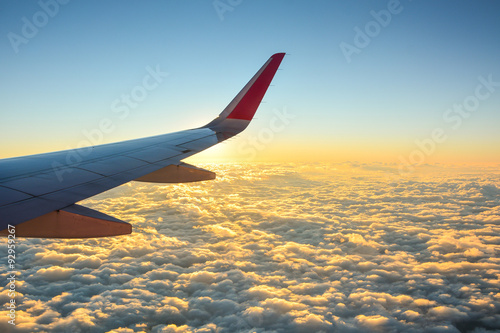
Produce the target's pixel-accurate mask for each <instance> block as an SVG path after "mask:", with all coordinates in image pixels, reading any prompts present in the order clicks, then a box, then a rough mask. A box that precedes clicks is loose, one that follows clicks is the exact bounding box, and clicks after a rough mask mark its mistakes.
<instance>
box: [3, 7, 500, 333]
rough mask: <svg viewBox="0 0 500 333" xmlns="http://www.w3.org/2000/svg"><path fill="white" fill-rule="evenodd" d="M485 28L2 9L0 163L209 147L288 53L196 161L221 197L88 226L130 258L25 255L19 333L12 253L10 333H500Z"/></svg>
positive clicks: (498, 80)
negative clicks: (173, 136)
mask: <svg viewBox="0 0 500 333" xmlns="http://www.w3.org/2000/svg"><path fill="white" fill-rule="evenodd" d="M499 10H500V4H499V3H498V2H496V1H423V0H420V1H418V0H413V1H410V0H401V1H399V2H398V1H392V0H391V1H326V0H325V1H305V0H302V1H298V0H297V1H293V0H289V1H285V0H274V1H263V0H253V1H249V0H215V1H201V0H200V1H196V0H193V1H186V0H168V1H105V2H104V1H92V0H89V1H77V0H70V1H67V0H57V2H56V0H40V1H14V0H9V1H5V0H3V1H2V0H0V35H1V36H3V37H2V38H0V44H1V45H0V73H1V74H2V75H1V77H0V112H1V116H2V117H1V120H2V121H1V122H0V140H1V142H2V145H1V146H0V158H9V157H13V156H20V155H28V154H37V153H44V152H49V151H57V150H64V149H74V148H77V147H80V146H82V145H83V144H84V143H85V142H88V141H91V142H92V143H93V144H100V143H109V142H117V141H122V140H128V139H134V138H140V137H147V136H151V135H157V134H162V133H168V132H173V131H178V130H183V129H188V128H196V127H199V126H203V125H204V124H206V123H208V122H209V121H211V120H212V119H213V118H215V117H216V116H217V115H218V114H219V113H220V112H221V111H222V110H223V109H224V108H225V106H226V105H227V104H228V103H229V102H230V101H231V100H232V98H233V97H234V96H235V95H236V94H237V93H238V92H239V91H240V89H241V88H242V87H243V86H244V85H245V84H246V83H247V82H248V80H249V79H250V78H251V77H252V76H253V75H254V73H255V72H256V71H257V70H258V69H259V68H260V67H261V66H262V64H264V63H265V61H266V60H267V59H268V58H269V57H270V56H271V55H272V54H274V53H277V52H286V53H287V55H286V56H285V58H284V60H283V62H282V64H281V67H280V70H279V71H278V72H277V74H276V76H275V78H274V80H273V82H272V86H271V87H270V88H269V90H268V92H267V94H266V96H265V97H264V102H263V103H262V104H261V106H260V107H259V109H258V111H257V114H256V117H255V119H254V120H253V121H252V123H251V124H250V125H249V127H248V128H247V129H246V130H245V131H244V132H242V133H240V134H239V135H238V136H237V137H234V138H231V139H230V140H227V141H225V142H223V143H222V144H219V145H216V146H214V147H211V148H209V149H208V150H207V151H204V152H201V153H199V154H197V155H195V156H193V157H190V158H189V159H187V160H186V162H188V163H193V164H195V165H197V166H200V167H202V168H205V169H208V170H210V171H213V172H215V173H216V174H217V178H216V179H215V180H213V181H207V182H199V183H186V184H147V183H140V182H129V183H127V184H124V185H122V186H119V187H117V188H115V189H112V190H110V191H107V192H104V193H101V194H99V195H97V196H94V197H91V198H88V199H86V200H84V201H83V202H79V203H78V204H81V205H84V206H86V207H89V208H92V209H95V210H98V211H100V212H103V213H106V214H108V215H111V216H114V217H116V218H118V219H120V220H123V221H126V222H129V223H131V224H132V226H133V233H132V234H130V235H125V236H118V237H110V238H96V239H85V240H64V239H60V240H50V239H25V238H20V239H18V240H17V243H16V269H17V270H18V271H19V274H18V275H17V276H16V277H17V280H16V282H15V287H16V292H17V296H16V298H15V299H16V302H17V303H16V304H17V307H16V323H17V325H16V327H15V329H14V327H13V326H12V325H10V324H9V323H8V322H7V320H6V318H8V317H7V314H8V313H9V309H8V308H7V305H8V304H9V302H10V300H11V297H10V295H9V283H8V282H7V281H8V280H7V278H8V276H9V273H8V268H7V264H6V263H7V258H8V247H7V241H3V242H2V244H1V245H0V257H1V258H4V259H3V260H4V264H1V265H0V280H2V281H4V283H5V285H6V288H2V289H0V331H2V332H8V333H10V332H21V333H25V332H26V333H31V332H56V333H57V332H75V333H79V332H85V333H87V332H90V333H101V332H103V333H104V332H107V333H167V332H168V333H209V332H213V333H225V332H245V333H261V332H276V333H289V332H291V333H295V332H348V333H361V332H363V333H366V332H436V333H444V332H453V333H457V332H460V333H462V332H472V333H484V332H498V331H499V330H500V316H499V313H500V293H499V290H500V237H499V235H500V227H499V225H500V209H499V207H500V201H499V200H500V174H499V166H500V154H499V152H500V151H499V150H500V149H499V148H500V134H499V131H498V127H499V124H500V112H499V110H500V65H499V63H498V55H499V54H500V52H499V51H500V43H498V37H497V35H498V31H500V20H498V13H499ZM139 92H142V94H140V93H139ZM103 121H104V123H108V124H109V123H110V124H111V126H109V125H107V126H105V127H106V130H105V131H104V130H103V129H102V126H103V125H102V124H103Z"/></svg>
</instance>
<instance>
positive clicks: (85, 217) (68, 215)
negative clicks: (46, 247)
mask: <svg viewBox="0 0 500 333" xmlns="http://www.w3.org/2000/svg"><path fill="white" fill-rule="evenodd" d="M131 232H132V225H130V224H129V223H127V222H123V221H120V220H118V219H116V218H114V217H112V216H109V215H106V214H104V213H101V212H98V211H96V210H93V209H90V208H87V207H83V206H80V205H71V206H68V207H66V208H64V209H61V210H56V211H53V212H50V213H48V214H45V215H42V216H39V217H36V218H34V219H32V220H28V221H26V222H23V223H20V224H18V225H16V236H17V237H37V238H91V237H109V236H118V235H126V234H130V233H131ZM0 234H2V235H6V234H7V230H6V229H4V230H2V231H0Z"/></svg>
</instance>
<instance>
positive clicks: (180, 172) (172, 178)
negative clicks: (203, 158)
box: [134, 163, 215, 183]
mask: <svg viewBox="0 0 500 333" xmlns="http://www.w3.org/2000/svg"><path fill="white" fill-rule="evenodd" d="M213 179H215V172H212V171H208V170H205V169H202V168H198V167H195V166H194V165H191V164H187V163H180V164H178V165H174V164H171V165H168V166H166V167H164V168H162V169H160V170H156V171H154V172H152V173H149V174H147V175H144V176H142V177H139V178H137V179H134V180H135V181H139V182H148V183H191V182H199V181H204V180H213Z"/></svg>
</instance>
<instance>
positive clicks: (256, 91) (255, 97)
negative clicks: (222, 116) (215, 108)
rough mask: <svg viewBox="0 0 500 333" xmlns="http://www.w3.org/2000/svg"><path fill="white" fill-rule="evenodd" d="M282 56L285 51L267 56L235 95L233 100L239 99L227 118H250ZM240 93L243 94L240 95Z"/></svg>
mask: <svg viewBox="0 0 500 333" xmlns="http://www.w3.org/2000/svg"><path fill="white" fill-rule="evenodd" d="M284 56H285V53H276V54H274V55H272V56H271V58H269V60H268V61H267V62H266V63H265V64H264V66H262V68H261V69H260V70H259V71H258V72H257V74H255V76H254V77H253V78H252V79H251V80H250V82H248V83H247V85H246V86H245V87H244V88H243V90H242V91H241V92H240V93H239V94H238V96H236V98H235V100H237V99H239V101H237V104H236V106H234V109H233V110H232V111H231V113H230V114H228V115H227V118H228V119H242V120H252V118H253V116H254V114H255V112H256V111H257V108H258V107H259V104H260V102H261V101H262V98H263V97H264V94H265V93H266V91H267V88H268V87H269V85H270V84H271V81H272V79H273V77H274V74H276V71H277V70H278V67H279V66H280V64H281V61H282V60H283V57H284ZM241 94H244V95H243V96H241ZM233 102H235V101H233ZM233 102H231V103H233ZM230 105H231V104H230Z"/></svg>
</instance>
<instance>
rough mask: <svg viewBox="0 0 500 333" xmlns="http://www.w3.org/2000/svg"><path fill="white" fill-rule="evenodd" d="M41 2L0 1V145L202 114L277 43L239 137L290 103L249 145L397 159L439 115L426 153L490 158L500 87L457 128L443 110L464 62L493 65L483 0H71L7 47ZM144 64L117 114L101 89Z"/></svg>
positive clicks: (495, 74) (191, 121)
mask: <svg viewBox="0 0 500 333" xmlns="http://www.w3.org/2000/svg"><path fill="white" fill-rule="evenodd" d="M53 3H54V2H53V1H48V0H46V1H43V0H42V1H40V2H36V1H27V2H20V1H3V2H2V3H1V5H0V6H1V7H0V16H1V20H0V33H1V35H2V36H3V38H2V39H1V42H0V43H1V44H2V45H1V47H0V58H1V59H2V61H1V62H0V72H1V73H2V80H0V110H1V111H0V112H1V114H2V125H1V128H0V129H1V131H0V132H1V134H0V135H1V136H0V138H1V140H2V143H3V144H2V149H1V150H0V157H9V156H15V155H23V154H31V153H38V152H45V151H50V150H61V149H66V148H74V147H76V146H77V145H78V144H79V142H81V141H82V139H85V135H84V134H83V133H84V132H85V131H87V132H88V131H92V130H93V129H95V128H98V126H99V125H98V124H99V122H100V120H102V119H103V118H110V119H111V120H112V121H113V125H114V126H113V131H111V132H110V133H106V135H104V137H103V142H114V141H119V140H124V139H132V138H137V137H144V136H149V135H154V134H160V133H164V132H169V131H175V130H181V129H184V128H189V127H196V126H201V125H203V124H205V123H206V122H208V121H209V120H211V119H212V118H214V117H215V116H216V115H217V114H218V113H219V112H220V111H221V110H222V109H223V108H224V107H225V106H226V105H227V103H229V101H230V100H231V99H232V97H233V96H234V95H235V94H236V93H237V92H238V91H239V90H240V89H241V87H242V86H243V85H244V84H245V83H246V82H247V81H248V80H249V79H250V77H251V76H252V75H253V74H254V73H255V72H256V71H257V70H258V68H259V67H260V66H261V65H262V64H263V63H264V62H265V61H266V60H267V58H268V57H269V56H270V55H271V54H273V53H275V52H286V53H287V54H288V55H287V57H285V60H284V62H283V64H282V66H281V68H282V70H281V71H279V72H278V75H277V76H276V77H275V80H274V81H273V85H274V86H273V87H271V89H270V90H269V91H268V94H267V95H266V97H265V99H264V100H265V102H266V103H264V104H262V106H261V107H260V109H259V111H258V113H257V119H255V121H254V123H252V125H251V126H250V127H249V129H248V130H247V131H246V132H245V133H243V134H242V135H243V136H242V138H239V140H245V135H246V136H247V137H249V136H252V135H253V136H256V135H258V134H259V130H261V129H262V128H265V127H266V126H267V125H268V124H269V121H270V119H271V118H272V117H273V116H274V114H275V113H274V112H273V110H283V109H286V110H287V112H289V113H291V114H293V115H294V116H295V118H294V119H293V121H291V122H290V124H287V127H286V128H285V130H284V131H282V132H280V133H275V136H274V137H273V140H272V142H269V143H267V142H266V149H265V150H263V151H259V154H260V158H261V159H263V160H265V159H266V158H268V157H269V158H271V157H272V156H276V155H277V154H278V153H279V154H278V155H280V158H281V159H285V160H286V159H287V156H289V157H290V160H294V159H296V158H297V155H301V156H304V158H305V159H307V160H315V159H317V160H324V159H326V160H328V159H333V160H379V161H384V162H397V161H398V156H400V155H403V156H407V155H408V154H409V153H411V152H412V151H413V150H415V149H416V146H415V140H423V139H425V138H428V137H429V135H430V133H431V132H432V130H433V129H434V128H436V127H441V128H444V130H445V132H446V134H447V137H448V139H447V140H446V141H445V142H443V143H440V144H439V145H438V146H437V150H436V152H435V153H433V154H432V156H430V157H429V158H428V159H427V160H426V162H448V161H450V162H464V160H469V161H475V160H477V161H478V162H496V163H498V162H500V159H499V158H498V157H496V156H498V155H499V154H498V152H499V149H498V147H499V144H500V135H499V134H498V125H499V124H500V112H498V110H499V106H500V91H497V90H495V91H493V92H492V93H491V95H490V96H489V97H488V98H487V99H485V100H481V103H480V104H479V106H478V107H477V110H475V111H474V112H473V113H472V114H471V116H470V117H468V118H466V119H465V118H464V119H463V122H462V123H461V124H460V126H459V128H458V129H456V130H455V129H451V128H450V124H449V123H445V122H444V121H443V114H444V113H445V111H446V110H447V109H448V108H450V107H452V106H453V105H454V104H456V103H462V102H463V101H464V99H466V98H467V97H468V96H470V95H473V94H474V91H475V89H476V87H477V86H478V84H480V81H478V77H480V76H482V77H484V78H488V76H489V75H490V76H491V78H492V80H493V81H495V82H498V81H500V66H499V64H498V55H499V54H500V43H498V37H497V32H498V31H500V22H499V20H498V14H497V13H498V10H499V9H500V5H499V4H498V3H497V2H495V1H481V2H474V1H458V2H456V1H454V2H451V1H440V2H432V1H400V2H399V3H397V2H393V1H389V2H387V1H376V2H374V1H343V2H338V1H335V2H333V1H314V2H310V1H272V2H266V1H248V0H243V1H231V2H230V1H227V0H221V1H220V2H211V1H181V0H175V1H147V2H139V1H106V2H99V1H69V2H68V3H67V4H64V5H62V4H60V5H59V8H58V9H57V13H55V15H53V17H49V16H48V15H45V17H46V18H48V19H47V21H46V22H43V21H41V23H40V21H39V25H40V27H39V28H38V32H37V33H36V34H34V36H31V37H30V38H26V41H27V43H21V44H19V45H17V46H14V47H13V43H12V41H11V40H12V36H13V35H12V34H16V35H17V36H21V37H22V36H23V26H24V25H25V24H26V23H25V21H23V18H26V20H28V21H29V22H30V23H34V21H36V19H38V20H43V18H44V14H39V12H40V11H42V12H43V11H44V9H43V7H47V6H48V7H49V8H51V9H52V10H53V9H54V6H53ZM214 3H215V4H219V6H220V4H221V3H223V4H225V6H228V7H225V8H228V9H230V10H227V11H225V12H223V13H221V12H218V11H217V9H216V6H215V5H214ZM41 4H42V5H41ZM45 4H46V5H45ZM388 8H395V9H397V10H394V11H395V12H397V13H393V14H391V19H390V22H388V23H387V24H385V25H386V26H382V25H381V24H378V28H379V29H378V31H375V33H372V35H373V37H371V38H370V42H369V44H368V45H367V46H366V47H362V48H358V49H359V53H355V54H352V56H351V59H350V62H348V61H347V59H346V57H345V56H344V54H343V52H342V49H341V47H340V45H341V43H347V44H350V45H355V38H356V30H355V28H356V27H358V28H359V29H361V30H362V31H365V32H366V28H367V27H370V24H372V26H373V22H375V18H374V16H373V14H372V13H371V12H372V11H374V12H376V13H381V11H388V10H389V9H388ZM37 15H38V16H37ZM221 18H223V19H221ZM370 22H372V23H370ZM35 23H36V22H35ZM9 34H10V35H9ZM9 36H10V37H9ZM9 38H10V39H9ZM16 48H17V51H18V52H15V51H16V50H15V49H16ZM147 68H150V69H155V68H160V69H161V71H163V72H168V76H166V77H165V78H164V79H163V80H162V82H161V83H160V84H158V86H157V87H155V89H153V90H151V91H149V92H148V94H147V96H146V97H145V98H144V100H142V101H140V103H138V105H137V107H135V108H133V109H130V110H129V111H130V112H129V114H128V116H127V117H126V118H125V119H120V118H118V117H117V114H116V113H113V111H112V107H111V105H112V103H113V102H114V101H115V100H116V99H120V97H121V96H122V94H130V92H131V91H132V89H133V88H134V87H136V86H137V85H140V84H141V83H142V81H143V78H144V77H145V75H147V74H148V70H147ZM496 89H498V87H497V88H496ZM498 90H500V89H498ZM235 140H237V139H235ZM240 143H241V141H240ZM233 145H238V142H236V143H234V144H233ZM297 152H299V154H297ZM205 156H207V157H208V158H209V157H210V154H208V155H205Z"/></svg>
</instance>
